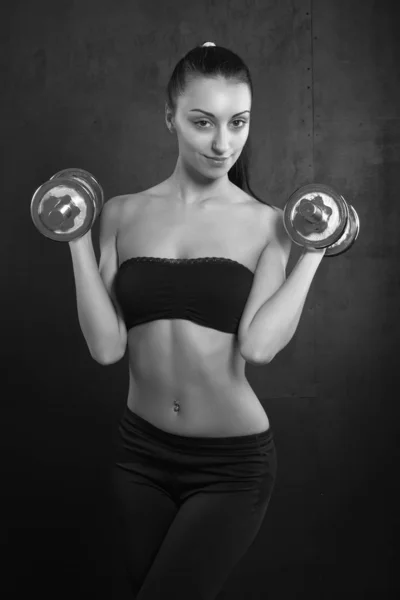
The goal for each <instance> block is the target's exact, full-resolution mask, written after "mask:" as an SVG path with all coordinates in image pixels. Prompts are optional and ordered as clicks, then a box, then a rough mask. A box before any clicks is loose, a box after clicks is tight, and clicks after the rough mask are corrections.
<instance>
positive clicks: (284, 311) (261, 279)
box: [239, 222, 326, 365]
mask: <svg viewBox="0 0 400 600" xmlns="http://www.w3.org/2000/svg"><path fill="white" fill-rule="evenodd" d="M276 233H277V234H276V236H275V237H274V238H273V239H272V240H271V242H270V243H269V244H268V245H267V246H266V248H265V249H264V251H263V253H262V255H261V257H260V260H259V262H258V264H257V269H256V273H255V278H254V281H253V287H252V290H251V293H250V296H249V299H248V303H247V304H246V307H245V310H244V312H243V315H242V319H241V323H240V325H239V346H240V352H241V354H242V356H243V358H244V359H245V360H246V361H247V362H250V363H252V364H255V365H262V364H267V363H269V362H270V361H271V360H272V359H273V358H274V356H275V355H276V354H277V353H278V352H280V351H281V350H282V349H283V348H284V347H285V346H286V345H287V344H288V343H289V342H290V340H291V339H292V337H293V335H294V334H295V332H296V329H297V326H298V324H299V321H300V317H301V313H302V310H303V307H304V303H305V300H306V298H307V294H308V291H309V289H310V286H311V283H312V280H313V278H314V275H315V273H316V271H317V269H318V266H319V265H320V263H321V260H322V258H323V257H324V255H325V251H326V250H325V249H322V250H315V249H312V248H309V249H308V248H305V249H304V251H303V253H302V255H301V256H300V258H299V260H298V262H297V264H296V265H295V267H294V268H293V270H292V271H291V273H290V275H289V277H288V278H287V279H286V274H285V269H286V264H287V261H288V258H289V253H290V247H291V240H290V239H289V237H288V235H287V233H286V231H285V230H284V228H283V224H282V222H280V223H279V224H278V227H277V230H276ZM257 307H258V308H257Z"/></svg>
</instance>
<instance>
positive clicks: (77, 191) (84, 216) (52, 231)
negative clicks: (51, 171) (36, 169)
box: [31, 169, 104, 242]
mask: <svg viewBox="0 0 400 600" xmlns="http://www.w3.org/2000/svg"><path fill="white" fill-rule="evenodd" d="M103 205H104V193H103V189H102V187H101V185H100V184H99V182H98V181H97V179H96V178H95V177H94V176H93V175H92V174H91V173H89V172H88V171H84V170H83V169H64V170H63V171H58V173H56V174H55V175H53V176H52V177H51V178H50V180H49V181H46V183H44V184H43V185H41V186H40V187H39V188H38V189H37V190H36V192H35V193H34V195H33V198H32V201H31V217H32V220H33V223H34V224H35V226H36V228H37V229H38V230H39V231H40V233H42V234H43V235H45V236H46V237H48V238H50V239H52V240H56V241H57V242H70V241H71V240H74V239H76V238H79V237H82V236H83V235H85V233H87V232H88V231H89V229H90V228H91V227H92V226H93V223H94V222H95V220H96V219H97V217H98V216H99V214H100V213H101V211H102V209H103Z"/></svg>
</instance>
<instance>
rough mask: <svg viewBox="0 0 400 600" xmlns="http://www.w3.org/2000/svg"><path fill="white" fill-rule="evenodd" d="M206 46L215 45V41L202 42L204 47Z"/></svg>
mask: <svg viewBox="0 0 400 600" xmlns="http://www.w3.org/2000/svg"><path fill="white" fill-rule="evenodd" d="M204 46H215V44H214V42H204V44H202V48H204Z"/></svg>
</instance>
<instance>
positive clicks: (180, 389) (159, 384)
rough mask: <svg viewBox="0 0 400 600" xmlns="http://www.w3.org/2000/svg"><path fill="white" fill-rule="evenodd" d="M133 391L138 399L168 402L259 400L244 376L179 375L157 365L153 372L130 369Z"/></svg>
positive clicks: (215, 374)
mask: <svg viewBox="0 0 400 600" xmlns="http://www.w3.org/2000/svg"><path fill="white" fill-rule="evenodd" d="M129 389H130V391H132V393H135V396H137V397H140V396H143V397H146V396H153V397H162V398H164V399H165V401H166V402H168V400H172V401H174V400H177V401H179V399H181V398H193V399H194V400H195V401H196V399H198V398H203V399H205V398H209V399H210V401H213V402H215V401H217V400H218V399H219V400H220V401H222V400H223V399H224V398H227V399H228V398H229V399H230V400H231V401H232V399H234V398H238V399H239V398H243V397H246V399H247V401H248V400H250V399H252V400H256V401H258V398H257V396H256V395H255V393H254V391H253V389H252V388H251V386H250V385H249V382H248V381H247V379H246V377H245V375H244V374H242V375H240V374H239V375H237V374H235V373H230V372H226V371H221V370H218V371H216V370H214V371H212V372H208V373H206V372H204V371H197V372H195V371H194V370H192V371H189V370H188V371H187V372H186V373H182V372H181V373H177V372H174V371H172V370H169V369H163V368H162V366H157V365H153V368H152V369H151V370H150V371H147V370H146V371H142V370H140V369H139V370H138V369H137V368H132V367H130V369H129Z"/></svg>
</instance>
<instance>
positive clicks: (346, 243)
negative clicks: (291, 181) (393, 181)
mask: <svg viewBox="0 0 400 600" xmlns="http://www.w3.org/2000/svg"><path fill="white" fill-rule="evenodd" d="M283 222H284V225H285V229H286V232H287V234H288V236H289V237H290V238H291V239H292V241H293V242H294V243H295V244H298V245H299V246H310V247H312V248H326V252H325V254H324V256H337V255H338V254H343V252H346V251H347V250H349V248H351V246H352V245H353V244H354V242H355V241H356V239H357V237H358V234H359V231H360V220H359V218H358V215H357V213H356V211H355V209H354V207H353V206H351V204H347V202H346V200H345V199H344V198H343V196H341V195H340V194H338V193H337V192H336V191H335V190H334V189H333V188H331V187H329V186H327V185H322V184H319V183H311V184H309V185H304V186H302V187H300V188H298V189H297V190H296V191H295V192H294V193H293V194H292V195H291V196H290V198H289V200H288V201H287V203H286V206H285V208H284V211H283Z"/></svg>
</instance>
